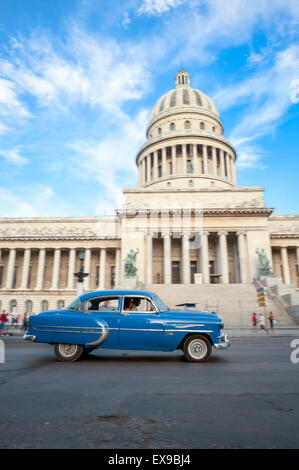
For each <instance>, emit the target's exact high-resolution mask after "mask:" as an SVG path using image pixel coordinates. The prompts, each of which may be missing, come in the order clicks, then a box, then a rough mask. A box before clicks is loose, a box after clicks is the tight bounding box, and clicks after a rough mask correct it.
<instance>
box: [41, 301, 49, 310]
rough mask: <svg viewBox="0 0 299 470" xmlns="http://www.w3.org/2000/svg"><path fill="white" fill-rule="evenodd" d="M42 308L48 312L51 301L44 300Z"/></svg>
mask: <svg viewBox="0 0 299 470" xmlns="http://www.w3.org/2000/svg"><path fill="white" fill-rule="evenodd" d="M41 310H42V312H47V311H48V310H49V303H48V301H47V300H42V303H41Z"/></svg>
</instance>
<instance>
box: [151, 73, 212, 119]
mask: <svg viewBox="0 0 299 470" xmlns="http://www.w3.org/2000/svg"><path fill="white" fill-rule="evenodd" d="M180 110H181V111H182V112H186V111H194V112H202V111H203V112H205V111H206V112H208V113H212V114H214V115H215V116H216V117H217V118H218V117H219V114H218V111H217V109H216V107H215V105H214V103H213V101H212V100H211V99H210V98H209V97H208V96H207V95H205V94H204V93H203V92H202V91H200V90H196V89H194V88H191V86H190V76H189V73H188V72H186V71H185V70H180V71H179V72H178V73H177V74H176V87H175V88H174V89H172V90H170V91H169V92H168V93H166V94H165V95H163V96H162V97H161V98H160V99H159V100H158V102H157V104H156V105H155V107H154V109H153V112H152V114H151V122H152V121H153V120H156V119H157V118H159V117H162V116H164V115H165V114H168V115H169V114H172V113H173V114H175V113H178V112H180Z"/></svg>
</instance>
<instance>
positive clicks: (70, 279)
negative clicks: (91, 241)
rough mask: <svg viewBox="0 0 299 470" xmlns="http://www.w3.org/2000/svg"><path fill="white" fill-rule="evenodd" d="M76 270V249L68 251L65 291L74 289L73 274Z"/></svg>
mask: <svg viewBox="0 0 299 470" xmlns="http://www.w3.org/2000/svg"><path fill="white" fill-rule="evenodd" d="M75 269H76V248H71V249H70V251H69V267H68V273H67V286H66V288H67V289H74V279H75V278H74V273H75Z"/></svg>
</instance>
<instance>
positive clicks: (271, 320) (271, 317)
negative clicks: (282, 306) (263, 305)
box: [269, 312, 274, 330]
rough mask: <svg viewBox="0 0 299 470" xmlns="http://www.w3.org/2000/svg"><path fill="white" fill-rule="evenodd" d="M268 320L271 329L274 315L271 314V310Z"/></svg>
mask: <svg viewBox="0 0 299 470" xmlns="http://www.w3.org/2000/svg"><path fill="white" fill-rule="evenodd" d="M269 322H270V328H271V330H273V327H274V315H273V312H270V315H269Z"/></svg>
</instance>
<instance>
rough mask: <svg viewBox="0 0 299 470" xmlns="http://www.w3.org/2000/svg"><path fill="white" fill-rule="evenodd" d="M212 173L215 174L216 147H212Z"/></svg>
mask: <svg viewBox="0 0 299 470" xmlns="http://www.w3.org/2000/svg"><path fill="white" fill-rule="evenodd" d="M212 161H213V175H215V176H217V152H216V147H212Z"/></svg>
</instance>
